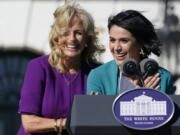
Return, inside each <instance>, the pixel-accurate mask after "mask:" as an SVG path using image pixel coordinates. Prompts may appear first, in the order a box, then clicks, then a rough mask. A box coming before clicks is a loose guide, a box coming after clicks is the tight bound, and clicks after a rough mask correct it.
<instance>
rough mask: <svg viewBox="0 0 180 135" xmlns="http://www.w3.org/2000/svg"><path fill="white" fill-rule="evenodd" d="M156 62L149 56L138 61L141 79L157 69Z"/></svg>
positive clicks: (154, 72)
mask: <svg viewBox="0 0 180 135" xmlns="http://www.w3.org/2000/svg"><path fill="white" fill-rule="evenodd" d="M158 67H159V65H158V63H157V62H156V61H155V60H153V59H150V58H146V59H144V60H142V61H141V62H140V69H141V73H142V75H143V79H145V78H146V77H148V76H151V75H154V74H156V73H157V71H158Z"/></svg>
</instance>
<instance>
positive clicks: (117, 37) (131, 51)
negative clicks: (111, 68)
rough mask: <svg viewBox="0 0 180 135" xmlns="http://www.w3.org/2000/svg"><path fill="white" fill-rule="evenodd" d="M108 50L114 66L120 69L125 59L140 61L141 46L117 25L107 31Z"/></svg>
mask: <svg viewBox="0 0 180 135" xmlns="http://www.w3.org/2000/svg"><path fill="white" fill-rule="evenodd" d="M109 48H110V51H111V54H112V55H113V58H114V60H115V61H116V64H117V65H118V66H119V67H121V66H122V62H123V61H124V60H126V59H129V58H131V59H135V60H137V61H140V55H139V52H140V48H141V45H140V44H139V43H138V42H137V40H136V39H135V37H134V36H133V35H132V34H131V33H130V32H129V31H127V30H126V29H124V28H122V27H119V26H117V25H112V27H111V28H110V30H109Z"/></svg>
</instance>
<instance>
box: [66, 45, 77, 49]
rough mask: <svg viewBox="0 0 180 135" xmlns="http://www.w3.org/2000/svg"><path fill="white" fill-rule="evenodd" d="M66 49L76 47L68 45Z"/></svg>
mask: <svg viewBox="0 0 180 135" xmlns="http://www.w3.org/2000/svg"><path fill="white" fill-rule="evenodd" d="M66 47H67V48H76V46H73V45H67V46H66Z"/></svg>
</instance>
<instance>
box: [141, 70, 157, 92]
mask: <svg viewBox="0 0 180 135" xmlns="http://www.w3.org/2000/svg"><path fill="white" fill-rule="evenodd" d="M159 81H160V75H159V73H157V74H155V75H152V76H149V77H147V78H146V79H145V80H144V87H146V88H152V89H159V88H160V86H159V85H158V84H159Z"/></svg>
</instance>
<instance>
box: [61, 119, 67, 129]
mask: <svg viewBox="0 0 180 135" xmlns="http://www.w3.org/2000/svg"><path fill="white" fill-rule="evenodd" d="M66 122H67V118H63V119H62V121H61V125H62V129H66Z"/></svg>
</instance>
